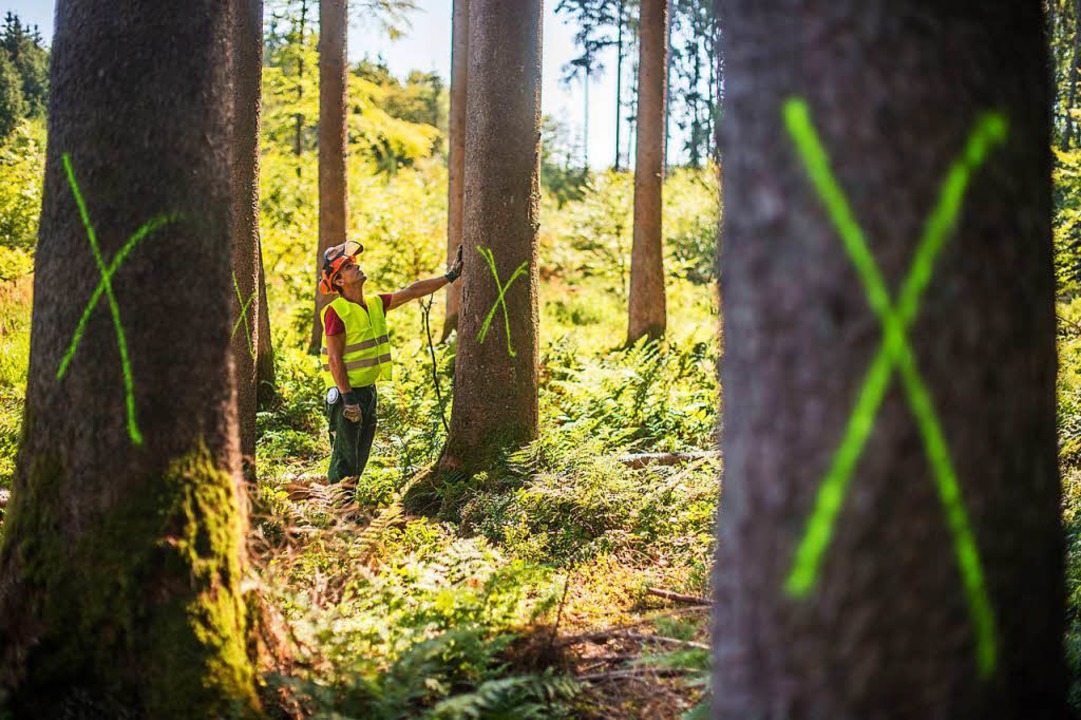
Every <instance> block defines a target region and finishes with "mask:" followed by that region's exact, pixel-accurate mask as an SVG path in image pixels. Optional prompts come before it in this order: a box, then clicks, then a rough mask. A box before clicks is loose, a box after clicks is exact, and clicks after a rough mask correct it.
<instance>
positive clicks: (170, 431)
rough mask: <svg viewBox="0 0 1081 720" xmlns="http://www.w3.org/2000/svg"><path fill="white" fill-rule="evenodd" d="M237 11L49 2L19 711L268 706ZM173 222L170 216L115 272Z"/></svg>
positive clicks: (118, 712) (8, 635) (233, 710)
mask: <svg viewBox="0 0 1081 720" xmlns="http://www.w3.org/2000/svg"><path fill="white" fill-rule="evenodd" d="M232 6H233V3H221V2H214V1H212V0H193V1H192V2H188V3H183V4H181V3H165V4H160V3H143V2H132V1H130V0H125V1H123V2H116V1H115V0H80V1H79V2H76V1H75V0H60V1H59V2H58V3H57V7H56V34H55V36H54V40H53V48H52V67H51V82H50V87H51V91H50V111H49V128H48V129H49V132H48V137H49V141H48V152H47V160H46V168H45V190H44V198H43V207H42V215H41V225H40V228H41V229H40V234H39V244H38V252H37V255H36V263H37V264H36V273H35V288H34V310H33V324H32V328H31V352H30V367H29V375H28V381H27V389H26V405H25V408H26V409H25V414H24V418H23V436H22V441H21V446H20V451H19V459H18V465H17V471H16V477H15V488H14V493H13V498H12V506H11V507H9V509H8V515H7V519H6V521H5V529H4V530H5V532H4V537H3V545H2V548H0V636H2V637H3V648H2V651H0V652H2V654H0V683H2V685H3V695H4V698H5V704H6V705H7V706H8V707H7V708H6V709H7V710H9V711H10V712H11V713H12V715H13V716H15V717H121V716H123V717H153V718H190V717H237V716H247V715H252V716H254V715H256V714H257V713H258V712H259V708H258V701H257V698H256V695H255V687H254V680H253V669H252V667H251V664H250V662H249V660H248V658H247V655H246V649H245V647H246V646H245V628H246V625H247V620H246V614H247V613H246V610H245V604H244V602H243V600H242V598H241V590H240V581H241V575H242V572H243V565H244V562H245V552H244V545H243V543H242V537H243V533H244V529H245V525H246V516H245V515H244V513H243V510H242V507H243V505H242V503H241V502H240V500H241V496H240V495H239V492H241V491H240V490H239V486H240V467H239V458H238V453H237V445H238V439H237V418H236V410H235V403H234V401H233V400H234V392H235V389H234V386H233V379H232V368H231V351H230V341H229V334H230V330H231V324H230V321H229V318H230V314H231V308H232V305H231V300H232V295H233V288H232V280H231V271H230V267H231V246H232V241H231V235H230V233H231V211H230V205H231V198H232V183H231V170H232V168H231V161H230V147H231V145H232V143H233V135H232V128H231V113H232V107H233V88H232V85H231V78H232V72H233V33H232V28H231V8H232ZM118 48H123V52H118ZM66 160H67V161H69V162H66ZM69 167H70V168H71V171H72V172H73V174H74V177H75V178H76V187H78V189H79V193H78V194H76V192H75V191H74V190H73V186H72V184H70V183H69V176H68V168H69ZM77 198H82V199H83V200H84V201H85V205H84V207H85V211H86V213H87V214H88V222H89V223H91V224H92V227H93V230H94V233H93V234H91V233H89V232H88V230H87V228H86V227H85V225H84V222H83V220H82V219H81V214H82V210H81V207H80V205H81V204H82V203H80V202H77ZM160 215H168V216H171V218H172V219H171V220H163V221H162V223H161V224H160V225H159V226H158V227H156V229H153V230H151V231H150V232H149V233H148V234H146V235H145V236H143V239H142V240H138V241H137V242H136V244H134V245H132V246H131V247H130V248H129V250H130V252H127V253H126V254H123V255H122V258H123V259H122V260H119V262H118V264H117V265H116V269H115V272H114V273H112V274H111V275H110V273H108V272H107V271H106V270H105V268H107V267H108V266H109V265H110V264H112V262H113V260H114V258H118V257H119V256H120V255H119V254H120V253H121V249H122V247H123V246H124V245H125V244H126V243H127V242H128V239H129V238H130V237H132V236H133V234H135V233H136V232H137V230H139V229H140V228H143V227H146V223H147V222H148V221H150V220H151V219H152V218H153V217H156V216H160ZM94 243H97V246H99V247H100V256H99V257H97V259H96V258H95V255H96V253H95V252H94V251H93V248H94V247H95V245H94ZM107 276H109V277H110V280H109V287H107V288H106V290H105V292H103V293H102V294H101V295H100V296H99V302H97V304H96V306H93V309H92V311H91V312H90V314H89V316H88V317H89V321H88V323H87V324H86V325H85V330H84V331H82V332H81V334H80V331H78V330H77V328H78V327H79V323H80V317H81V316H82V315H83V310H84V308H86V307H88V306H89V304H90V303H91V301H92V297H93V295H94V292H95V289H96V288H98V287H99V285H104V284H105V283H104V278H105V277H107ZM114 318H118V321H117V325H114ZM118 326H119V327H120V328H122V331H123V332H122V333H121V332H120V331H119V330H118V329H117V327H118ZM73 337H77V338H78V339H79V344H78V346H77V349H76V351H75V353H74V355H72V356H71V358H72V359H71V363H70V365H67V366H66V370H65V372H64V373H62V375H61V377H60V378H59V379H58V367H59V366H61V363H62V360H63V358H65V356H66V355H67V352H68V349H69V347H70V343H71V341H72V339H73ZM123 349H126V352H124V350H123ZM125 364H127V371H128V372H127V373H126V372H125ZM125 376H127V377H130V378H131V382H130V398H131V400H130V403H129V401H128V399H127V398H128V397H129V383H127V382H126V380H125Z"/></svg>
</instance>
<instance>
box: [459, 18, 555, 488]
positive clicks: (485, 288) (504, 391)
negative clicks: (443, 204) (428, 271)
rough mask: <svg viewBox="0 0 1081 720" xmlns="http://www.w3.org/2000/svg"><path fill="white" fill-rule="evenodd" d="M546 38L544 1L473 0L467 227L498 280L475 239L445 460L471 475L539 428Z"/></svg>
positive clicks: (469, 261)
mask: <svg viewBox="0 0 1081 720" xmlns="http://www.w3.org/2000/svg"><path fill="white" fill-rule="evenodd" d="M540 43H541V2H540V0H513V2H512V1H511V0H470V3H469V46H470V53H469V94H468V100H467V106H468V111H467V114H468V118H469V122H468V127H467V130H466V161H465V204H464V228H465V237H467V238H472V239H473V242H475V243H476V245H480V246H482V247H484V249H485V250H490V251H491V252H492V253H493V255H494V262H495V266H496V272H497V273H498V276H499V279H498V283H497V280H496V278H495V277H493V275H492V273H491V270H490V268H489V266H488V264H487V262H486V261H485V259H484V258H483V257H482V256H481V254H480V253H479V252H478V251H477V248H476V246H475V245H471V247H470V248H469V253H468V256H467V257H466V262H465V268H464V272H463V274H462V278H461V280H460V281H459V282H461V284H462V309H461V312H460V314H459V334H458V356H457V361H456V363H455V372H454V406H453V410H452V413H451V423H450V436H449V437H448V439H447V446H446V448H445V449H444V452H443V457H442V459H441V461H440V467H441V468H442V469H443V470H449V471H461V472H464V473H466V474H472V473H475V472H477V471H480V470H483V469H486V468H487V467H490V466H491V464H492V463H493V462H494V461H495V460H496V459H497V457H498V456H499V454H500V453H501V452H503V451H504V450H507V449H514V448H517V447H519V446H521V445H523V444H525V443H528V442H530V441H531V440H533V439H535V438H536V437H537V346H538V340H537V321H538V307H537V222H538V215H537V212H538V210H537V205H538V197H539V188H538V184H537V180H538V178H537V172H538V167H539V160H540V146H539V137H540V77H541V74H540V73H541V44H540ZM519 267H524V273H525V274H524V275H523V276H521V277H519V278H518V279H516V280H511V277H512V275H513V274H514V272H515V270H516V269H518V268H519ZM497 284H498V285H502V286H503V287H504V289H505V291H506V294H505V296H504V299H505V301H506V317H507V322H509V328H510V335H509V337H508V336H507V331H506V324H505V322H504V315H503V310H502V306H499V309H497V310H496V313H495V315H494V317H493V320H492V322H491V325H490V328H489V331H488V333H487V334H486V335H485V337H484V342H478V340H477V336H478V333H479V332H480V331H481V330H482V324H483V323H484V320H485V317H486V316H487V315H488V312H489V310H491V309H492V307H493V306H495V305H496V303H497V301H498V298H499V296H500V292H499V289H498V287H497ZM508 343H509V344H510V346H511V348H512V349H513V352H514V354H513V355H511V353H510V351H509V350H508Z"/></svg>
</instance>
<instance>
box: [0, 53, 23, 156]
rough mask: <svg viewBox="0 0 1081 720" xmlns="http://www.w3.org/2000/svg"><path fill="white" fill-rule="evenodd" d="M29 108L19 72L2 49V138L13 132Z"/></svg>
mask: <svg viewBox="0 0 1081 720" xmlns="http://www.w3.org/2000/svg"><path fill="white" fill-rule="evenodd" d="M29 109H30V106H29V105H28V104H27V102H26V100H25V99H24V98H23V93H22V80H21V78H20V77H19V72H18V70H16V69H15V64H14V63H13V62H11V58H9V57H8V56H7V55H6V54H5V53H4V52H2V51H0V140H3V139H5V138H7V136H8V135H10V134H11V133H12V131H13V130H14V129H15V127H16V126H17V125H18V124H19V121H20V120H22V119H23V118H24V117H26V114H27V112H28V111H29Z"/></svg>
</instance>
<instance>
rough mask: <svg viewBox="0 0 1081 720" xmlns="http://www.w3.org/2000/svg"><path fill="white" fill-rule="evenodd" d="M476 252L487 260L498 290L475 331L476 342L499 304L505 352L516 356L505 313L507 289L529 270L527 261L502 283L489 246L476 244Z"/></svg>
mask: <svg viewBox="0 0 1081 720" xmlns="http://www.w3.org/2000/svg"><path fill="white" fill-rule="evenodd" d="M477 252H479V253H480V254H481V257H483V258H484V259H485V260H487V261H488V268H489V269H490V270H491V271H492V277H493V278H495V286H496V288H497V289H498V290H499V297H498V298H496V301H495V304H494V305H492V309H491V310H489V311H488V317H486V318H484V324H483V325H482V326H481V328H480V332H478V333H477V342H478V343H481V344H483V343H484V338H485V337H487V335H488V328H489V327H491V324H492V318H493V317H495V311H496V308H498V307H499V306H500V305H502V306H503V323H504V325H506V328H507V352H508V353H510V356H511V357H518V353H516V352H514V348H513V347H511V344H510V316H509V315H508V314H507V301H506V295H507V290H509V289H510V286H511V284H513V283H514V281H515V280H517V279H518V278H519V277H520V276H522V275H525V274H526V273H527V272H528V271H529V261H528V260H523V261H522V264H521V265H519V266H518V269H517V270H515V271H514V273H512V274H511V276H510V279H509V280H507V284H506V285H504V284H503V283H502V282H501V281H500V280H499V272H498V271H497V270H496V268H495V255H493V254H492V251H491V249H490V248H486V247H482V246H480V245H477Z"/></svg>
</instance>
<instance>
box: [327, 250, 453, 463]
mask: <svg viewBox="0 0 1081 720" xmlns="http://www.w3.org/2000/svg"><path fill="white" fill-rule="evenodd" d="M363 251H364V246H362V245H361V244H360V243H356V242H352V241H347V242H344V243H342V244H341V245H335V246H334V247H332V248H330V249H329V250H327V251H326V253H324V254H323V267H322V269H321V272H320V275H321V279H320V281H319V289H320V290H321V291H322V292H324V293H327V294H332V293H333V294H337V297H336V298H334V300H332V301H331V302H330V303H328V304H327V305H326V306H325V307H324V308H323V310H322V315H321V317H322V322H323V354H324V355H325V356H326V364H325V365H323V379H324V381H325V383H326V387H327V397H326V409H327V421H328V423H329V425H330V438H331V455H330V468H329V469H328V470H327V481H328V482H332V483H337V482H340V481H341V480H342V478H345V477H354V476H358V475H360V474H361V473H362V472H364V466H365V465H367V464H368V456H369V455H370V454H371V451H372V441H373V440H374V439H375V420H376V415H375V413H376V400H377V396H376V390H375V383H376V381H378V380H389V379H390V376H391V361H390V343H389V342H388V340H387V323H386V315H387V313H388V312H389V311H391V310H393V309H394V308H396V307H398V306H399V305H402V304H404V303H407V302H409V301H410V300H415V299H417V298H421V297H426V296H428V295H431V294H432V293H434V292H436V291H437V290H440V289H442V288H443V287H445V286H446V285H447V284H448V283H452V282H454V281H455V280H457V279H458V276H459V275H461V274H462V246H461V245H459V246H458V256H457V258H456V259H455V261H454V265H453V267H451V269H450V270H449V271H447V274H446V275H442V276H440V277H434V278H429V279H427V280H418V281H417V282H415V283H413V284H412V285H410V286H409V287H407V288H405V289H403V290H399V291H398V292H394V293H385V294H382V295H376V296H375V297H371V298H368V299H367V300H365V297H364V282H365V281H366V280H367V279H368V276H367V275H365V274H364V271H363V270H361V269H360V266H359V265H358V264H357V255H358V254H359V253H361V252H363Z"/></svg>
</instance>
